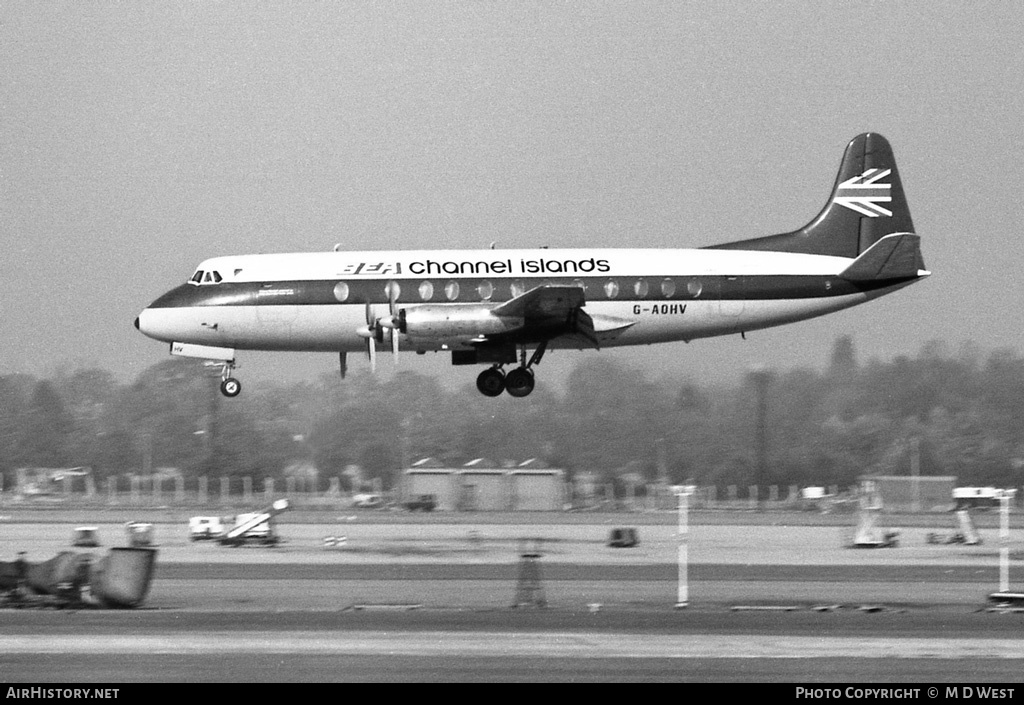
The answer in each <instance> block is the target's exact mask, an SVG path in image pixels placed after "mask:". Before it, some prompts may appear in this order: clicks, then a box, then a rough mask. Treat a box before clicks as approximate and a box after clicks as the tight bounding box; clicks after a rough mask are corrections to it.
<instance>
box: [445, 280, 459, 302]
mask: <svg viewBox="0 0 1024 705" xmlns="http://www.w3.org/2000/svg"><path fill="white" fill-rule="evenodd" d="M444 295H445V298H446V299H448V300H449V301H455V299H457V298H459V283H458V282H448V283H447V284H445V285H444Z"/></svg>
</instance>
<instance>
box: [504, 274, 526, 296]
mask: <svg viewBox="0 0 1024 705" xmlns="http://www.w3.org/2000/svg"><path fill="white" fill-rule="evenodd" d="M508 291H509V293H510V294H512V298H513V299H514V298H515V297H517V296H522V295H523V293H524V292H525V291H526V287H524V286H523V283H522V282H521V281H519V280H518V279H517V280H515V281H514V282H512V283H511V284H510V285H509V287H508Z"/></svg>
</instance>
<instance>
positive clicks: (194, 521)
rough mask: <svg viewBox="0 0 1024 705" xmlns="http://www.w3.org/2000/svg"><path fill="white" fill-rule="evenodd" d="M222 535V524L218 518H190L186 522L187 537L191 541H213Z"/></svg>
mask: <svg viewBox="0 0 1024 705" xmlns="http://www.w3.org/2000/svg"><path fill="white" fill-rule="evenodd" d="M223 533H224V523H223V522H222V521H221V518H220V517H190V518H189V520H188V537H189V539H190V540H192V541H203V540H208V539H215V538H218V537H219V536H220V535H221V534H223Z"/></svg>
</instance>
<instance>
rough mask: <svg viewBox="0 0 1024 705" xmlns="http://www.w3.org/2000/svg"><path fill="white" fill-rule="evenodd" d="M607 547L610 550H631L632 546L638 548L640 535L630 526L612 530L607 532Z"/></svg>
mask: <svg viewBox="0 0 1024 705" xmlns="http://www.w3.org/2000/svg"><path fill="white" fill-rule="evenodd" d="M608 545H609V546H610V547H611V548H633V547H634V546H639V545H640V533H639V532H638V531H637V530H636V528H635V527H632V526H628V527H625V528H620V529H612V530H611V531H610V532H608Z"/></svg>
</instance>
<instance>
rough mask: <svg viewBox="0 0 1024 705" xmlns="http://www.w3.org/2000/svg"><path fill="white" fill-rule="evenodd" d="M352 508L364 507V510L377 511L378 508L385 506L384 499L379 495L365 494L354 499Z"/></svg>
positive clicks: (355, 496)
mask: <svg viewBox="0 0 1024 705" xmlns="http://www.w3.org/2000/svg"><path fill="white" fill-rule="evenodd" d="M352 506H353V507H362V508H364V509H376V508H377V507H383V506H384V498H383V497H381V496H380V495H379V494H371V493H369V492H364V493H361V494H357V495H354V496H353V497H352Z"/></svg>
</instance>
